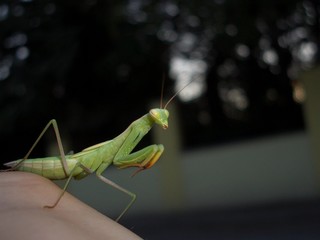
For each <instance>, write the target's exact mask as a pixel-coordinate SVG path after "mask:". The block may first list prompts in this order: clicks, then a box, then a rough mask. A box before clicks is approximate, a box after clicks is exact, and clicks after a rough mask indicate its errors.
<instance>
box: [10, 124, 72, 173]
mask: <svg viewBox="0 0 320 240" xmlns="http://www.w3.org/2000/svg"><path fill="white" fill-rule="evenodd" d="M51 125H52V127H53V130H54V133H55V136H56V140H57V144H58V148H59V153H60V156H61V163H62V166H63V170H64V173H65V175H66V177H67V176H69V175H70V170H69V167H68V164H67V161H66V157H65V153H64V150H63V145H62V141H61V137H60V132H59V128H58V124H57V121H56V120H55V119H52V120H50V122H48V124H47V125H46V126H45V127H44V129H43V130H42V132H41V133H40V135H39V136H38V138H37V140H36V141H35V142H34V143H33V145H32V146H31V148H30V150H29V151H28V152H27V154H26V155H25V156H24V157H23V158H22V160H21V161H19V162H18V163H17V164H16V165H15V166H13V167H12V168H11V169H8V171H14V170H16V169H18V168H19V167H20V166H21V164H22V163H23V162H24V161H25V160H27V159H28V157H29V156H30V154H31V152H32V151H33V149H34V148H35V147H36V146H37V144H38V143H39V141H40V140H41V138H42V137H43V135H44V134H45V133H46V132H47V130H48V129H49V127H50V126H51Z"/></svg>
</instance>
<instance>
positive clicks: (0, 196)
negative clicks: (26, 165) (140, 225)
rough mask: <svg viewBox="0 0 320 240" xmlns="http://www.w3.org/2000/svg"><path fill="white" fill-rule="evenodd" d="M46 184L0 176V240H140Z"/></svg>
mask: <svg viewBox="0 0 320 240" xmlns="http://www.w3.org/2000/svg"><path fill="white" fill-rule="evenodd" d="M60 193H61V189H60V188H59V187H58V186H56V185H55V184H54V183H53V182H51V181H50V180H48V179H46V178H43V177H41V176H38V175H36V174H32V173H26V172H2V173H0V238H1V239H2V240H6V239H24V240H28V239H33V240H34V239H48V240H50V239H77V240H82V239H83V240H84V239H97V240H98V239H104V240H106V239H125V240H129V239H133V240H135V239H141V238H140V237H138V236H137V235H135V234H134V233H132V232H131V231H129V230H128V229H126V228H125V227H123V226H121V225H120V224H118V223H116V222H114V221H113V220H111V219H110V218H108V217H106V216H104V215H102V214H101V213H99V212H97V211H96V210H94V209H93V208H91V207H89V206H88V205H86V204H84V203H83V202H81V201H80V200H78V199H76V198H75V197H73V196H72V195H70V194H69V193H67V192H66V193H65V194H64V196H63V197H62V199H61V200H60V202H59V204H58V205H57V206H56V207H55V208H53V209H49V208H44V207H43V206H45V205H48V204H50V203H53V202H54V201H55V199H56V198H57V197H58V196H59V194H60Z"/></svg>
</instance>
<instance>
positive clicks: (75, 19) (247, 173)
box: [0, 0, 320, 239]
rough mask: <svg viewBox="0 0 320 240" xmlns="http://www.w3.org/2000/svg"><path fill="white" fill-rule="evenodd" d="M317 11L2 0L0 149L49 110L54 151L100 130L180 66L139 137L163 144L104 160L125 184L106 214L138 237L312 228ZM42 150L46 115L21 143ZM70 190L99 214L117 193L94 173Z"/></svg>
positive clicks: (258, 5)
mask: <svg viewBox="0 0 320 240" xmlns="http://www.w3.org/2000/svg"><path fill="white" fill-rule="evenodd" d="M319 14H320V3H319V2H318V1H317V0H290V1H289V0H269V1H249V0H242V1H233V0H203V1H193V0H189V1H178V0H166V1H150V0H126V1H124V0H121V1H119V0H118V1H104V0H80V1H79V0H77V1H73V0H68V1H59V0H56V1H54V0H41V1H38V0H20V1H18V0H17V1H5V0H2V1H1V2H0V116H1V117H0V143H1V161H2V162H3V163H4V162H8V161H11V160H15V159H19V158H21V157H23V156H24V155H25V154H26V152H27V151H28V150H29V148H30V147H31V145H32V143H33V142H34V141H35V139H36V138H37V136H38V135H39V134H40V132H41V130H42V129H43V127H44V126H45V124H46V123H48V121H49V120H50V119H52V118H55V119H57V121H58V124H59V127H60V131H61V135H62V139H63V143H64V147H65V151H66V152H69V151H71V150H73V151H75V152H77V151H81V149H83V148H85V147H88V146H90V145H93V144H96V143H99V142H102V141H106V140H108V139H112V138H113V137H115V136H116V135H118V134H119V133H121V132H122V131H123V130H124V129H125V128H126V127H127V126H128V125H129V124H130V123H131V122H132V121H134V120H135V119H137V118H139V117H140V116H142V115H143V114H145V113H147V111H148V110H149V109H150V108H151V107H159V104H160V96H161V84H162V79H165V84H164V85H165V87H164V102H165V101H166V100H168V99H169V98H170V97H171V96H172V95H173V94H174V93H175V92H177V91H178V90H179V89H181V88H182V87H183V86H185V85H186V84H187V83H189V82H190V81H192V83H191V84H190V85H189V86H188V87H187V88H185V89H184V90H183V91H182V92H181V93H179V95H178V96H177V98H176V99H175V100H174V101H173V102H172V103H170V105H169V107H168V109H169V111H170V119H169V129H168V130H166V131H163V130H162V129H160V128H158V127H157V126H156V127H155V128H154V129H152V132H151V134H149V135H147V136H146V137H145V138H144V139H143V141H142V142H141V146H145V145H148V144H151V143H162V144H164V145H165V153H164V154H163V156H162V158H161V159H160V161H159V162H158V163H157V164H156V165H155V166H154V167H153V168H151V169H149V170H148V171H144V172H142V173H139V174H138V175H137V176H135V177H134V178H130V176H131V174H132V173H133V172H134V170H133V169H128V170H118V169H116V168H113V167H110V168H108V169H107V170H106V171H105V173H104V176H106V177H108V178H110V179H112V180H113V181H115V182H117V183H119V184H120V185H122V186H123V187H125V188H127V189H129V190H130V191H132V192H135V193H136V194H137V195H138V198H137V201H136V203H135V205H134V206H133V207H132V208H131V209H130V211H129V212H128V213H127V214H126V215H125V216H124V217H123V219H122V220H121V222H122V224H124V225H125V226H126V227H128V228H129V229H131V230H132V231H134V232H136V233H137V234H139V235H140V236H142V237H143V238H146V239H319V236H320V230H319V229H320V228H319V227H320V220H319V219H320V218H319V217H320V201H319V196H320V182H319V181H320V164H319V162H320V150H319V149H320V148H319V146H320V142H319V141H320V140H319V139H320V125H319V123H320V109H319V108H320V106H319V103H320V95H319V91H318V90H320V82H319V79H318V78H319V76H320V66H319V60H320V51H319V47H320V44H319V43H320V32H319V26H320V25H319V23H320V18H319V17H320V15H319ZM141 146H140V145H139V146H138V148H141ZM138 148H137V149H138ZM56 154H57V146H56V142H55V138H54V135H53V132H51V131H50V132H48V133H47V134H46V135H45V137H44V139H43V140H42V141H41V142H40V143H39V144H38V146H37V148H36V149H35V150H34V152H33V153H32V156H33V157H42V156H48V155H56ZM58 184H63V183H58ZM70 192H71V193H72V194H74V195H75V196H77V197H78V198H80V199H81V200H82V201H84V202H86V203H87V204H89V205H90V206H93V207H94V208H96V209H97V210H99V211H100V212H102V213H104V214H106V215H108V216H110V217H112V218H115V217H116V216H117V215H118V214H119V213H120V212H121V210H122V209H123V208H124V207H125V206H126V204H127V203H128V202H129V198H128V197H127V196H126V195H124V194H123V193H121V192H118V191H116V190H114V189H112V188H110V187H109V186H106V185H105V184H104V183H102V182H100V181H99V180H98V179H97V178H95V176H94V175H93V176H89V177H88V178H86V179H84V180H82V181H81V182H77V181H73V182H72V184H71V187H70ZM84 217H85V216H84Z"/></svg>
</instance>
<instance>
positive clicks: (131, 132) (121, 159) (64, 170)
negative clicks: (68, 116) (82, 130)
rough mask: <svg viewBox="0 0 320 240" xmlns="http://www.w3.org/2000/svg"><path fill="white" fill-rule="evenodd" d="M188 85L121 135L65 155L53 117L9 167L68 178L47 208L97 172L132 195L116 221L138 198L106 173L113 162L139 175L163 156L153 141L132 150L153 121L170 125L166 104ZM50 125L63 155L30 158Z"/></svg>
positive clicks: (159, 146) (159, 145)
mask: <svg viewBox="0 0 320 240" xmlns="http://www.w3.org/2000/svg"><path fill="white" fill-rule="evenodd" d="M188 85H189V84H187V85H185V86H184V87H183V88H182V89H180V90H179V91H178V92H176V93H175V94H174V95H173V96H172V97H171V98H170V99H169V100H168V102H167V103H166V104H165V106H164V107H162V96H161V102H160V108H153V109H151V110H150V111H149V112H148V113H147V114H145V115H143V116H142V117H140V118H139V119H137V120H135V121H134V122H132V123H131V124H130V125H129V127H128V128H127V129H126V130H125V131H124V132H122V133H121V134H119V135H118V136H117V137H115V138H113V139H112V140H109V141H105V142H102V143H98V144H96V145H93V146H91V147H88V148H85V149H83V150H82V151H80V152H78V153H75V154H67V155H65V153H64V149H63V144H62V141H61V137H60V132H59V128H58V124H57V121H56V120H55V119H52V120H51V121H50V122H49V123H48V124H47V125H46V126H45V128H44V129H43V130H42V132H41V134H40V135H39V137H38V138H37V139H36V141H35V142H34V144H33V145H32V147H31V148H30V150H29V151H28V152H27V154H26V155H25V156H24V158H22V159H19V160H15V161H12V162H8V163H5V164H4V165H5V166H7V167H10V169H8V171H14V170H16V171H24V172H32V173H35V174H38V175H41V176H43V177H45V178H48V179H51V180H62V179H67V180H66V183H65V185H64V187H63V188H62V191H61V193H60V195H59V196H58V198H57V199H56V201H55V202H54V203H53V204H52V205H46V206H44V207H45V208H54V207H56V206H57V205H58V203H59V201H60V200H61V198H62V197H63V195H64V193H65V192H66V190H67V187H68V185H69V183H70V180H71V179H72V178H74V179H76V180H80V179H83V178H85V177H86V176H88V175H89V174H92V173H94V172H95V174H96V176H97V178H98V179H100V180H101V181H103V182H104V183H106V184H108V185H110V186H112V187H114V188H115V189H118V190H120V191H122V192H124V193H125V194H127V195H129V196H130V197H131V201H130V202H129V203H128V205H127V206H126V207H125V208H124V210H123V211H122V212H121V213H120V215H119V216H118V217H117V218H116V220H115V221H116V222H118V221H119V219H120V218H121V217H122V216H123V215H124V214H125V213H126V212H127V210H128V209H129V208H130V207H131V206H132V204H133V203H134V201H135V200H136V194H134V193H132V192H130V191H128V190H127V189H125V188H123V187H121V186H119V185H118V184H116V183H114V182H113V181H111V180H109V179H107V178H106V177H104V176H103V175H102V173H103V172H104V171H105V170H106V169H107V168H108V167H109V166H110V165H111V164H113V165H115V166H116V167H118V168H120V169H123V168H129V167H137V168H138V170H137V171H136V172H135V173H134V174H133V175H135V174H137V173H138V172H140V171H142V170H145V169H148V168H151V167H152V166H153V165H154V164H155V163H156V162H157V161H158V160H159V158H160V156H161V154H162V153H163V151H164V147H163V145H162V144H153V145H150V146H147V147H145V148H143V149H141V150H138V151H136V152H132V151H133V149H134V148H135V147H136V145H137V144H138V143H139V142H140V140H141V139H142V138H143V137H144V136H145V135H146V134H147V133H148V132H149V130H150V129H151V128H152V127H153V125H155V124H156V125H159V126H160V127H162V128H163V129H167V128H168V118H169V111H168V110H167V109H166V108H167V106H168V104H169V103H170V102H171V101H172V100H173V99H174V98H175V97H176V95H177V94H178V93H180V92H181V91H182V90H183V89H184V88H185V87H187V86H188ZM161 95H162V94H161ZM50 126H52V127H53V129H54V132H55V136H56V140H57V144H58V148H59V153H60V156H54V157H44V158H34V159H29V155H30V154H31V152H32V151H33V149H34V148H35V147H36V145H37V144H38V142H39V141H40V140H41V138H42V137H43V135H44V134H45V133H46V131H47V130H48V129H49V128H50Z"/></svg>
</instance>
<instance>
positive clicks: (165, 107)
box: [161, 79, 195, 109]
mask: <svg viewBox="0 0 320 240" xmlns="http://www.w3.org/2000/svg"><path fill="white" fill-rule="evenodd" d="M194 80H195V79H192V80H191V81H190V82H188V83H187V84H186V85H185V86H184V87H182V88H181V89H180V90H179V91H177V92H176V93H175V94H174V95H173V96H172V97H171V98H170V99H169V100H168V102H167V103H166V105H164V108H163V109H167V107H168V105H169V103H170V102H171V101H172V100H173V99H175V97H176V96H177V95H178V94H179V93H181V92H182V91H183V89H185V88H186V87H188V86H189V85H190V84H191V83H192V82H193V81H194ZM161 98H162V93H161ZM161 104H162V99H161ZM161 107H162V105H161Z"/></svg>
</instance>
